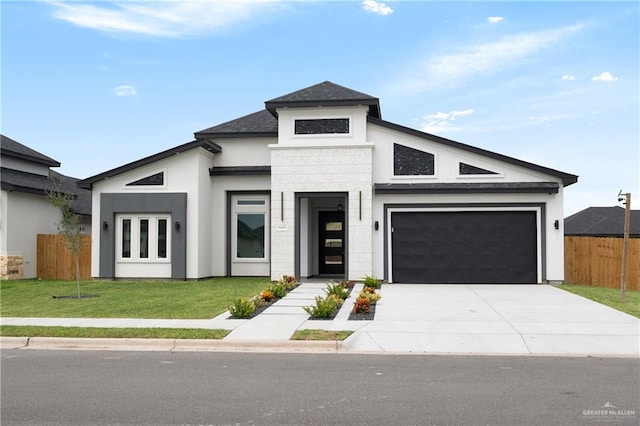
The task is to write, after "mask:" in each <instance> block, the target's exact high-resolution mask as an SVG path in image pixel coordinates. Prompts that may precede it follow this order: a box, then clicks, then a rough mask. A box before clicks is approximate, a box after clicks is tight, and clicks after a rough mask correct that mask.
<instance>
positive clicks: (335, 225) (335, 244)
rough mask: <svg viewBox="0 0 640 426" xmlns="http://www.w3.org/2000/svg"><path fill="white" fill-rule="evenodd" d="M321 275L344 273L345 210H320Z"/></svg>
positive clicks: (319, 266) (319, 271)
mask: <svg viewBox="0 0 640 426" xmlns="http://www.w3.org/2000/svg"><path fill="white" fill-rule="evenodd" d="M318 222H319V225H320V232H319V239H320V250H319V254H320V261H319V265H318V273H320V274H321V275H344V260H345V259H344V252H345V241H344V212H343V211H342V212H340V211H337V212H336V211H330V212H319V220H318Z"/></svg>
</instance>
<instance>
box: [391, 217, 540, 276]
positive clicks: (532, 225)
mask: <svg viewBox="0 0 640 426" xmlns="http://www.w3.org/2000/svg"><path fill="white" fill-rule="evenodd" d="M391 226H392V234H391V235H392V237H391V240H392V242H391V250H392V253H391V265H392V274H393V275H392V279H393V282H396V283H428V284H436V283H463V284H471V283H480V284H494V283H495V284H527V283H536V282H537V281H538V280H537V278H538V277H537V263H538V262H537V237H536V235H537V232H536V213H535V212H532V211H478V212H394V213H392V214H391Z"/></svg>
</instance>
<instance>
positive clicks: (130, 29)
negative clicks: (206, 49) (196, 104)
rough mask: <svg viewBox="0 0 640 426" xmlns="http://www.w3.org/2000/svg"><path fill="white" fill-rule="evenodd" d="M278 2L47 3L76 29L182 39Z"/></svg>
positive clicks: (227, 24) (258, 13)
mask: <svg viewBox="0 0 640 426" xmlns="http://www.w3.org/2000/svg"><path fill="white" fill-rule="evenodd" d="M280 1H281V0H234V1H220V0H200V1H178V0H166V1H154V2H131V1H127V2H125V1H118V2H113V1H110V2H106V1H105V2H99V3H91V2H74V3H68V2H62V1H57V0H50V1H48V4H49V5H50V6H51V7H53V9H54V12H53V16H54V17H55V18H57V19H60V20H63V21H66V22H70V23H72V24H74V25H77V26H79V27H85V28H91V29H94V30H98V31H104V32H111V33H130V34H141V35H149V36H156V37H186V36H196V35H201V34H207V33H211V32H215V31H218V30H221V29H225V28H228V27H230V26H232V25H234V24H238V23H239V22H242V21H246V20H248V19H250V18H253V17H255V16H261V15H262V14H264V12H265V10H266V9H268V8H269V7H273V5H274V4H276V3H279V2H280Z"/></svg>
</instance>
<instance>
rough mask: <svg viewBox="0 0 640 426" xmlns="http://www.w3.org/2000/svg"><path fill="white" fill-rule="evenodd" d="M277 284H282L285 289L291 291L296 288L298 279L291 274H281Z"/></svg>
mask: <svg viewBox="0 0 640 426" xmlns="http://www.w3.org/2000/svg"><path fill="white" fill-rule="evenodd" d="M278 284H280V285H282V286H283V287H284V288H285V289H286V290H287V291H291V290H293V289H294V288H296V286H297V285H298V281H297V280H296V277H294V276H293V275H283V276H282V278H280V279H279V280H278Z"/></svg>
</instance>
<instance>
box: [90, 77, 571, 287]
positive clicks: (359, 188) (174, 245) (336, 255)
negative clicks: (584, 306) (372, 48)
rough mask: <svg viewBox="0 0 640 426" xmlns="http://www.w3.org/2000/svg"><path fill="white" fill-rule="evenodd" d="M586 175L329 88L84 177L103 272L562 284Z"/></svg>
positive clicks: (98, 271) (268, 105)
mask: <svg viewBox="0 0 640 426" xmlns="http://www.w3.org/2000/svg"><path fill="white" fill-rule="evenodd" d="M577 179H578V178H577V176H575V175H572V174H569V173H565V172H561V171H558V170H553V169H550V168H547V167H543V166H540V165H536V164H531V163H528V162H525V161H521V160H518V159H515V158H511V157H508V156H505V155H501V154H497V153H494V152H489V151H486V150H483V149H480V148H476V147H473V146H469V145H465V144H462V143H459V142H455V141H452V140H449V139H445V138H442V137H438V136H434V135H431V134H427V133H424V132H421V131H418V130H414V129H411V128H407V127H404V126H401V125H398V124H394V123H391V122H388V121H384V120H383V119H382V116H381V112H380V102H379V99H378V98H375V97H373V96H370V95H367V94H364V93H360V92H357V91H355V90H351V89H349V88H345V87H342V86H339V85H336V84H333V83H331V82H323V83H320V84H317V85H314V86H311V87H307V88H305V89H302V90H298V91H295V92H293V93H290V94H287V95H284V96H281V97H278V98H275V99H272V100H269V101H267V102H265V108H264V109H262V110H260V111H258V112H255V113H253V114H249V115H246V116H244V117H240V118H238V119H236V120H232V121H229V122H226V123H223V124H219V125H217V126H214V127H211V128H208V129H204V130H201V131H199V132H196V133H195V140H193V141H192V142H189V143H186V144H183V145H180V146H177V147H175V148H173V149H170V150H167V151H164V152H160V153H158V154H156V155H152V156H150V157H147V158H144V159H141V160H139V161H135V162H133V163H131V164H126V165H123V166H122V167H118V168H116V169H113V170H109V171H107V172H104V173H101V174H99V175H96V176H93V177H90V178H87V179H85V180H83V181H81V182H80V185H81V186H82V187H84V188H87V189H92V191H93V226H92V229H93V248H92V253H93V263H92V274H93V276H94V277H96V278H103V279H111V278H174V279H198V278H204V277H211V276H271V277H272V278H274V279H275V278H279V277H281V276H282V275H284V274H294V275H296V276H297V277H299V278H304V277H315V276H319V277H325V276H326V277H337V278H345V279H352V280H357V279H360V278H361V277H363V276H365V275H372V276H375V277H378V278H383V279H385V280H387V281H388V282H402V283H543V282H548V281H561V280H562V279H563V273H564V267H563V230H562V218H563V191H564V188H565V187H566V186H568V185H571V184H573V183H575V182H577Z"/></svg>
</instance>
